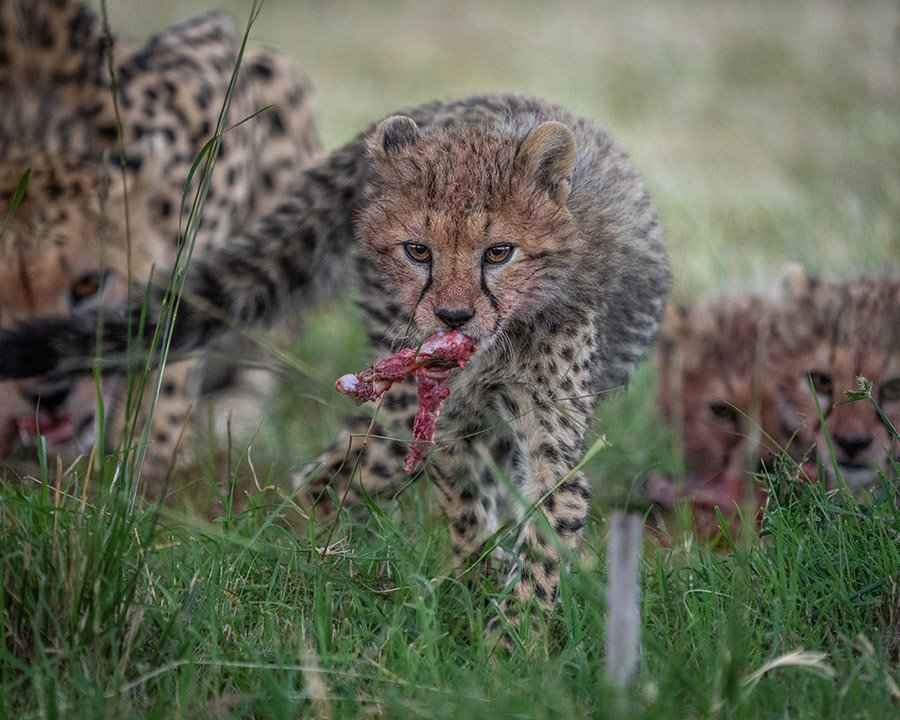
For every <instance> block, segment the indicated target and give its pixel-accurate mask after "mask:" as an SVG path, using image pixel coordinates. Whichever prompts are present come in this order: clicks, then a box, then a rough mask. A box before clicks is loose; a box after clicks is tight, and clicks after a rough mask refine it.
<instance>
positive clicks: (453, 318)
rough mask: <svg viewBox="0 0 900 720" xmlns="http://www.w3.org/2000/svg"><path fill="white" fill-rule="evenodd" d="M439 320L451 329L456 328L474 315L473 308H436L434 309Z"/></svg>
mask: <svg viewBox="0 0 900 720" xmlns="http://www.w3.org/2000/svg"><path fill="white" fill-rule="evenodd" d="M434 314H435V315H437V316H438V318H439V319H440V320H441V322H443V323H444V325H446V326H447V327H448V328H450V329H451V330H458V329H459V328H461V327H462V326H463V325H465V324H466V323H467V322H469V320H471V319H472V318H473V317H474V316H475V311H474V310H467V309H465V308H463V309H461V310H450V309H449V308H438V309H437V310H435V311H434Z"/></svg>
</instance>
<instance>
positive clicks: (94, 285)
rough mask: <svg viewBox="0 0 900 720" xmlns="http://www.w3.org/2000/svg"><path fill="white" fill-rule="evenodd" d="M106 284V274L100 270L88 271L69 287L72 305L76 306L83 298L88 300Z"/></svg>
mask: <svg viewBox="0 0 900 720" xmlns="http://www.w3.org/2000/svg"><path fill="white" fill-rule="evenodd" d="M105 284H106V274H105V273H100V272H93V273H88V274H87V275H83V276H82V277H80V278H78V280H76V281H75V282H73V283H72V287H71V288H70V289H69V297H70V300H71V301H72V307H77V306H78V305H80V304H81V303H83V302H84V301H85V300H90V299H91V298H92V297H94V296H95V295H97V293H99V292H100V291H101V290H102V289H103V286H104V285H105Z"/></svg>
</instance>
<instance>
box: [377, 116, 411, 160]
mask: <svg viewBox="0 0 900 720" xmlns="http://www.w3.org/2000/svg"><path fill="white" fill-rule="evenodd" d="M419 136H420V133H419V126H418V125H416V121H415V120H413V119H412V118H410V117H406V115H392V116H391V117H389V118H385V119H384V120H382V121H381V122H380V123H378V125H376V126H375V129H374V130H373V131H372V134H371V135H369V138H368V140H366V146H367V147H368V150H369V154H370V155H371V156H372V158H373V159H374V160H375V161H376V162H378V163H379V164H380V165H382V166H384V167H386V166H389V165H390V161H391V155H392V154H393V153H395V152H396V151H397V150H400V149H401V148H404V147H406V146H407V145H413V144H415V143H416V142H418V140H419Z"/></svg>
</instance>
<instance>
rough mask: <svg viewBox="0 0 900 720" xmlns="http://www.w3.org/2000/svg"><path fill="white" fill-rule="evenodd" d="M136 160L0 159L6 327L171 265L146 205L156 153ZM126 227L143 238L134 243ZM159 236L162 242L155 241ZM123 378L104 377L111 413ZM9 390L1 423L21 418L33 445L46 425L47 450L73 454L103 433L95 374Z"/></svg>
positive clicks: (60, 311)
mask: <svg viewBox="0 0 900 720" xmlns="http://www.w3.org/2000/svg"><path fill="white" fill-rule="evenodd" d="M137 165H138V163H134V164H133V166H132V168H131V169H128V170H126V172H125V173H124V177H123V175H122V174H120V173H119V172H118V171H117V170H116V169H115V168H114V167H113V165H112V164H105V163H102V162H93V163H92V162H90V161H84V160H82V159H81V158H77V157H72V158H69V159H66V158H64V157H63V156H60V155H54V156H50V155H40V154H37V155H36V154H32V155H30V156H29V157H28V158H27V159H25V158H22V159H21V160H15V159H7V161H6V162H4V163H3V164H2V165H0V214H2V216H3V217H4V218H5V219H6V225H5V228H4V230H3V234H2V236H0V327H3V328H10V327H15V326H17V325H19V324H23V323H28V322H29V321H31V320H35V319H38V318H42V317H49V316H54V315H67V314H69V313H71V312H73V311H75V310H78V309H80V308H84V307H88V306H90V305H92V304H97V303H110V304H113V305H114V304H117V303H121V302H123V301H124V299H125V297H126V294H127V287H128V280H129V277H133V278H135V280H140V281H146V279H147V277H148V276H149V274H150V271H151V268H152V266H153V265H154V264H156V265H163V266H164V264H165V263H164V260H165V257H164V256H163V254H162V252H161V251H162V248H163V247H164V243H163V239H162V238H161V237H158V236H157V231H156V230H155V226H154V223H153V222H152V221H151V219H150V217H149V215H148V212H147V210H146V203H147V194H146V192H145V188H147V187H148V186H149V185H150V184H152V180H153V176H154V175H155V173H156V170H155V169H154V168H152V167H150V165H151V163H150V161H147V162H144V163H143V167H142V168H139V167H138V166H137ZM123 182H124V184H123ZM126 197H127V198H128V212H127V215H126ZM126 217H127V218H128V227H126V221H125V219H126ZM129 234H131V235H132V236H133V237H140V238H141V239H142V241H141V242H139V243H133V244H131V243H129V242H128V236H129ZM155 236H156V237H157V239H156V242H150V241H148V239H149V238H153V237H155ZM154 248H155V249H156V251H155V252H154ZM129 268H130V270H129ZM123 380H124V378H121V377H118V378H116V377H112V376H110V377H105V378H103V381H102V382H101V384H100V398H102V400H103V405H104V407H105V410H106V413H107V414H108V415H109V416H110V417H112V416H113V415H114V414H115V412H116V409H117V408H118V406H119V404H120V401H121V399H122V395H123V391H124V387H123V385H124V382H123ZM3 398H4V404H3V407H2V409H0V423H2V424H4V426H6V427H7V428H8V427H9V426H10V425H11V424H12V425H13V426H15V428H16V430H17V431H18V433H17V434H18V436H19V438H20V439H21V441H22V442H23V443H24V444H25V445H26V446H29V447H33V446H35V445H36V444H37V439H38V436H39V435H41V436H43V437H44V439H45V442H46V449H47V451H48V452H50V453H51V454H52V455H59V456H61V457H62V458H64V459H71V458H73V457H74V456H76V455H78V454H80V453H83V452H86V451H87V450H89V449H90V447H91V446H92V445H93V443H94V441H95V440H96V437H97V409H98V388H97V386H96V384H95V382H94V379H93V378H92V377H89V376H78V377H71V378H66V379H61V380H54V381H47V380H40V379H37V380H35V379H31V380H22V381H15V382H11V383H7V384H6V386H5V389H4V392H3Z"/></svg>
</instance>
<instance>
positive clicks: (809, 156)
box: [108, 0, 900, 480]
mask: <svg viewBox="0 0 900 720" xmlns="http://www.w3.org/2000/svg"><path fill="white" fill-rule="evenodd" d="M108 5H109V8H108V9H109V14H110V20H111V24H112V27H113V28H115V29H116V30H117V31H119V32H122V33H127V34H130V35H132V36H134V37H136V38H139V39H143V38H145V37H148V36H150V35H151V34H153V33H156V32H159V31H161V30H163V29H165V28H166V27H168V26H170V25H172V24H174V23H176V22H180V21H183V20H184V19H186V18H187V17H189V16H191V15H195V14H199V13H202V12H207V11H210V10H215V9H222V10H225V11H226V12H228V13H230V14H232V15H233V16H234V18H235V20H236V23H237V25H238V27H239V28H242V27H244V25H245V24H246V21H247V16H248V13H249V10H250V3H249V2H248V1H247V0H219V1H218V2H216V0H190V1H189V2H184V1H182V0H179V1H176V0H157V1H156V2H153V3H139V2H134V1H131V0H128V1H125V0H118V1H117V0H110V2H109V3H108ZM250 36H251V39H252V40H254V41H256V42H264V43H267V44H271V45H274V46H276V47H279V48H280V49H282V50H283V51H284V52H286V53H288V54H289V55H290V56H291V57H293V58H294V59H295V61H296V63H297V65H298V66H299V67H300V68H301V69H303V70H304V71H305V72H306V73H307V74H308V75H309V77H310V78H311V80H312V81H313V84H314V86H315V88H316V98H315V103H316V107H317V114H318V118H319V127H320V129H321V133H322V136H323V139H324V142H325V146H326V148H328V149H331V148H334V147H336V146H337V145H339V144H340V143H342V142H343V141H345V140H347V139H349V138H350V137H352V136H353V135H354V134H355V133H357V132H359V131H360V130H362V129H363V128H365V127H366V126H367V125H368V124H369V123H370V122H372V121H373V120H375V119H377V118H379V117H382V116H384V115H388V114H391V113H393V112H396V111H399V110H401V109H402V108H404V107H408V106H413V105H416V104H419V103H422V102H425V101H428V100H430V99H433V98H436V97H452V96H465V95H470V94H476V93H483V92H489V91H504V92H516V93H523V94H529V95H535V96H540V97H543V98H546V99H548V100H551V101H554V102H558V103H561V104H564V105H567V106H569V107H571V108H573V109H574V110H576V111H578V112H580V113H582V114H584V115H586V116H588V117H591V118H593V119H594V120H595V121H596V122H597V124H599V125H601V126H602V127H604V128H605V129H607V130H608V131H609V132H611V133H612V134H613V136H614V137H616V138H617V139H618V140H619V141H620V143H621V144H622V145H623V146H624V147H625V148H626V150H627V151H628V152H629V153H630V154H631V156H632V157H633V159H634V160H635V162H636V164H637V165H638V167H639V169H640V170H641V172H642V173H643V175H644V177H645V179H646V181H647V183H648V185H649V187H650V190H651V193H652V195H653V197H654V199H655V201H656V204H657V208H658V211H659V214H660V218H661V222H662V226H663V228H664V231H665V237H666V241H667V245H668V248H669V252H670V255H671V260H672V264H673V271H674V277H675V286H674V289H673V298H674V299H675V300H677V301H680V302H685V301H690V300H691V299H693V298H696V297H700V296H708V295H711V294H716V293H719V292H724V291H728V290H732V289H734V288H736V287H755V288H758V287H761V286H765V285H767V284H772V283H775V282H777V277H778V274H779V272H780V269H781V267H782V266H783V265H784V264H785V263H787V262H791V261H796V262H800V263H802V264H803V265H804V266H805V267H806V268H807V269H808V270H810V271H812V272H815V273H824V274H829V275H838V276H840V275H844V274H847V273H850V272H853V271H857V270H859V269H863V268H877V267H882V266H884V265H885V264H889V263H890V264H896V263H897V262H898V258H900V220H898V218H900V6H898V5H897V3H896V2H852V3H850V2H838V1H822V2H800V3H783V2H777V1H765V0H764V1H761V2H752V3H747V2H739V1H735V0H725V1H716V2H712V1H706V2H696V1H690V2H687V1H678V2H654V1H652V0H636V1H634V2H628V3H622V2H613V1H611V0H605V1H604V0H600V1H598V0H565V1H564V2H556V3H544V2H538V1H537V0H490V1H487V2H471V1H470V2H465V1H461V0H444V1H442V2H414V1H412V0H386V1H384V2H350V1H349V0H327V1H326V0H305V1H298V0H265V2H264V3H263V5H262V11H261V13H260V14H259V17H258V19H257V20H256V22H255V23H254V25H253V28H252V30H251V35H250ZM356 322H357V321H356V315H355V313H354V312H353V310H352V308H351V306H350V304H349V303H348V302H346V301H337V302H335V303H332V305H331V306H330V307H329V308H327V309H326V310H325V311H324V312H323V313H319V314H317V315H315V316H314V317H312V318H311V319H310V321H309V322H308V323H307V327H306V332H305V333H304V335H303V337H302V339H301V341H300V344H299V346H298V348H297V350H296V352H297V356H298V359H299V365H301V366H302V367H303V368H304V371H303V372H302V373H301V375H303V376H305V377H292V378H290V379H289V381H288V382H287V383H286V384H285V391H284V392H283V393H282V394H281V395H280V396H279V397H278V399H277V400H276V402H275V404H274V406H273V411H272V414H271V418H270V419H271V420H272V421H271V422H267V423H266V425H265V426H264V427H263V432H262V433H261V435H260V437H259V438H258V439H257V442H256V444H255V447H256V449H257V450H261V452H262V454H263V455H264V456H265V457H266V458H271V457H275V458H278V459H279V460H280V461H281V464H282V465H284V464H287V465H291V466H297V465H299V464H302V463H304V462H307V461H311V460H313V459H314V458H315V457H316V454H317V452H318V450H319V449H320V448H321V447H323V446H324V445H326V444H327V443H328V442H329V441H330V440H331V439H332V438H333V437H334V434H335V431H336V430H337V428H338V427H339V424H340V419H341V417H342V416H343V415H344V414H345V413H346V412H347V411H349V410H350V408H351V407H352V406H351V404H350V403H349V401H347V402H344V401H343V399H341V398H338V397H336V396H335V395H336V393H334V391H333V389H332V382H333V379H334V378H335V377H337V376H338V375H340V374H342V373H343V372H346V371H348V370H351V369H355V368H357V366H361V364H363V363H365V362H366V360H367V354H366V351H365V345H364V343H363V341H362V340H361V338H360V336H359V332H358V325H357V324H356ZM650 375H652V373H650V371H649V370H648V369H647V368H644V369H642V371H641V372H639V374H638V376H637V378H636V381H635V383H634V386H636V387H634V388H633V389H634V390H636V391H637V395H638V400H634V399H631V400H621V399H620V400H618V401H617V402H614V403H613V404H612V405H611V406H608V407H607V408H606V409H604V410H601V413H603V416H605V417H607V418H610V419H612V418H615V419H616V421H615V422H604V423H603V427H602V430H603V431H604V432H608V433H610V437H609V439H610V440H612V442H613V448H612V450H611V451H609V452H607V453H604V454H602V455H601V457H600V458H599V459H598V462H600V463H601V467H599V468H597V472H596V473H594V474H595V475H599V476H600V477H603V476H605V475H608V474H609V472H610V471H611V470H612V471H613V473H614V474H615V475H620V474H624V475H626V476H630V475H632V474H633V473H635V472H639V471H640V469H643V468H646V467H647V466H649V465H652V464H658V462H659V461H660V452H662V453H663V454H665V451H664V450H663V451H657V449H656V448H649V449H648V447H647V445H648V443H647V437H648V435H650V434H652V433H646V432H641V430H642V428H644V427H645V426H646V424H647V423H648V422H651V421H652V418H651V417H649V410H648V405H649V403H648V402H642V401H641V398H643V399H644V400H646V398H647V397H648V396H649V395H650V393H651V392H652V377H650ZM601 419H603V418H602V417H601ZM624 420H627V422H624ZM635 454H636V455H637V456H636V457H635ZM603 462H610V463H612V464H613V465H615V466H617V467H615V468H610V467H609V466H602V464H603ZM623 480H624V478H623Z"/></svg>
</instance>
